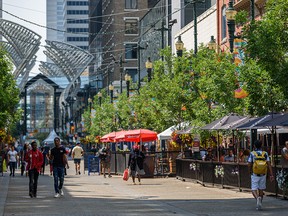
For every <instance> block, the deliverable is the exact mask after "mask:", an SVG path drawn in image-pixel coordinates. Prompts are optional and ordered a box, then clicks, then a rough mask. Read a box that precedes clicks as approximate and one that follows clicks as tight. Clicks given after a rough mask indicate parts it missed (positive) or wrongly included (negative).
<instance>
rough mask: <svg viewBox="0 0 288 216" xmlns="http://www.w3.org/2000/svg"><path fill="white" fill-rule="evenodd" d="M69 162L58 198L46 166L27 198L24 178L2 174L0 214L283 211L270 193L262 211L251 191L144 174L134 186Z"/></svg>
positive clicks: (129, 182)
mask: <svg viewBox="0 0 288 216" xmlns="http://www.w3.org/2000/svg"><path fill="white" fill-rule="evenodd" d="M69 163H70V169H69V170H68V175H67V177H66V178H65V183H64V193H65V196H64V197H61V198H54V197H53V196H54V191H53V178H52V177H51V176H49V175H48V169H46V171H47V172H46V173H47V174H46V175H44V176H40V177H39V186H38V197H37V198H30V197H29V196H28V178H26V177H21V176H20V174H18V173H17V175H16V176H15V177H14V178H10V177H9V176H8V175H6V176H5V177H3V178H2V179H1V180H0V181H1V185H0V186H1V195H0V215H5V216H11V215H20V216H26V215H27V216H28V215H44V216H46V215H47V216H48V215H57V216H58V215H75V216H76V215H77V216H78V215H128V216H129V215H192V216H196V215H197V216H199V215H219V216H220V215H221V216H223V215H224V216H228V215H229V216H231V215H239V216H240V215H241V216H243V215H249V216H250V215H271V216H272V215H277V216H281V215H287V201H284V200H280V199H276V198H274V197H265V199H264V202H263V208H264V209H263V211H256V210H255V205H256V203H255V201H254V199H252V195H251V194H250V193H245V192H237V191H233V190H226V189H220V188H212V187H203V186H201V185H199V184H195V183H191V182H182V181H179V180H176V179H175V178H154V179H152V178H149V179H148V178H147V179H142V185H138V184H137V185H133V184H132V180H131V179H129V180H128V182H125V181H123V180H122V177H121V176H113V177H112V178H103V176H99V175H98V174H94V173H92V174H91V175H90V176H88V175H87V171H86V172H85V174H82V175H75V170H74V164H73V163H72V161H70V162H69ZM9 178H10V181H9ZM3 183H4V184H3ZM8 185H9V188H8ZM7 188H8V194H7V198H6V196H5V190H7ZM3 192H4V193H3ZM5 199H6V200H5ZM2 200H5V201H4V202H3V201H2Z"/></svg>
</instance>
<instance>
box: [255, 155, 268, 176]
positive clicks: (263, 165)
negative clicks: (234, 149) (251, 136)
mask: <svg viewBox="0 0 288 216" xmlns="http://www.w3.org/2000/svg"><path fill="white" fill-rule="evenodd" d="M252 154H253V155H254V156H255V160H254V162H253V173H254V174H262V175H263V174H266V173H267V161H266V156H265V154H266V152H265V151H262V154H261V153H260V152H256V151H253V152H252Z"/></svg>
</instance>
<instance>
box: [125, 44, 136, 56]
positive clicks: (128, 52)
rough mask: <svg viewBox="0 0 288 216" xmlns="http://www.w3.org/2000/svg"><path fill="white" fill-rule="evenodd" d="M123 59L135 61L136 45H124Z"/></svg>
mask: <svg viewBox="0 0 288 216" xmlns="http://www.w3.org/2000/svg"><path fill="white" fill-rule="evenodd" d="M125 59H137V44H125Z"/></svg>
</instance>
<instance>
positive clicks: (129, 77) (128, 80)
mask: <svg viewBox="0 0 288 216" xmlns="http://www.w3.org/2000/svg"><path fill="white" fill-rule="evenodd" d="M125 81H126V87H127V98H129V87H130V81H131V76H130V75H129V74H128V73H126V74H125Z"/></svg>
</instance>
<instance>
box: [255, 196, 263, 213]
mask: <svg viewBox="0 0 288 216" xmlns="http://www.w3.org/2000/svg"><path fill="white" fill-rule="evenodd" d="M261 208H262V201H261V197H257V204H256V210H261Z"/></svg>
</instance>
